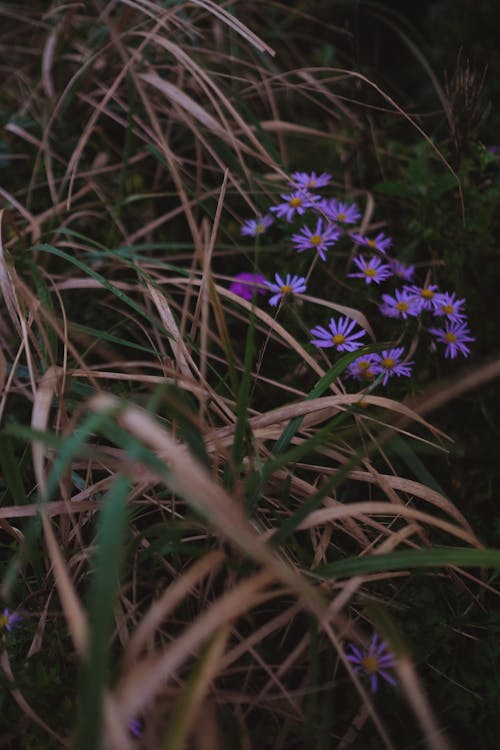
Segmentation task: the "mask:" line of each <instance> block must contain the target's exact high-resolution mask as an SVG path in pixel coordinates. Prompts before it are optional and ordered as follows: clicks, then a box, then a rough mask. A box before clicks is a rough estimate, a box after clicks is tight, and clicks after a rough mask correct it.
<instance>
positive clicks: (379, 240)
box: [351, 232, 392, 253]
mask: <svg viewBox="0 0 500 750" xmlns="http://www.w3.org/2000/svg"><path fill="white" fill-rule="evenodd" d="M351 237H352V239H353V240H354V241H355V242H357V243H358V245H365V247H370V248H371V249H372V250H378V251H379V252H380V253H385V251H386V250H387V249H388V248H389V247H391V245H392V240H391V238H390V237H386V236H385V234H384V233H383V232H380V234H377V236H376V237H375V239H374V240H370V239H368V237H363V235H362V234H357V233H356V232H353V233H352V234H351Z"/></svg>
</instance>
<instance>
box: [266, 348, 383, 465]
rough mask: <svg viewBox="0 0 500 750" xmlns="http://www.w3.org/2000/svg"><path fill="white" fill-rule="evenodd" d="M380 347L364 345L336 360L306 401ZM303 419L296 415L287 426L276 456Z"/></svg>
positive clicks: (323, 391) (276, 443)
mask: <svg viewBox="0 0 500 750" xmlns="http://www.w3.org/2000/svg"><path fill="white" fill-rule="evenodd" d="M378 349H380V350H381V349H383V346H380V345H379V346H369V347H364V348H363V349H360V350H356V351H355V352H349V353H348V354H344V356H343V357H341V358H340V359H339V360H338V362H336V363H335V364H334V365H333V366H332V367H330V369H329V370H328V372H326V373H325V374H324V375H323V377H321V378H320V379H319V380H318V382H317V383H316V385H315V386H314V388H313V389H312V391H310V392H309V393H308V394H307V396H306V401H312V400H313V399H315V398H319V397H320V396H322V395H323V393H325V391H327V390H328V389H329V387H330V385H331V384H332V383H333V381H334V380H336V379H337V378H338V377H339V376H340V375H342V373H343V372H344V370H345V369H346V368H347V367H348V366H349V365H350V364H351V362H354V360H356V359H358V357H362V356H363V355H364V354H369V353H372V352H375V351H377V350H378ZM373 385H374V384H373ZM303 419H304V417H296V418H295V419H292V420H291V421H290V423H289V424H288V425H287V426H286V427H285V429H284V430H283V433H282V435H281V436H280V437H279V438H278V440H277V441H276V442H275V444H274V445H273V447H272V449H271V452H272V453H273V454H274V455H275V456H277V455H279V454H280V453H283V451H284V450H286V449H287V447H288V446H289V444H290V441H291V440H292V438H293V437H294V435H295V434H296V433H297V430H298V429H299V427H300V425H301V424H302V421H303Z"/></svg>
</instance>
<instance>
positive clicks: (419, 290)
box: [403, 284, 437, 310]
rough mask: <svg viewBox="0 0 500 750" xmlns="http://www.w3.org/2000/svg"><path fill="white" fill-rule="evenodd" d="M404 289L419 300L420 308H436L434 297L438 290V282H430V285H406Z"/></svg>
mask: <svg viewBox="0 0 500 750" xmlns="http://www.w3.org/2000/svg"><path fill="white" fill-rule="evenodd" d="M403 289H404V290H405V292H408V294H412V295H413V296H414V297H416V298H417V299H418V300H419V303H420V310H433V309H434V305H435V301H434V298H435V296H436V292H437V286H436V284H429V286H416V285H414V286H404V287H403Z"/></svg>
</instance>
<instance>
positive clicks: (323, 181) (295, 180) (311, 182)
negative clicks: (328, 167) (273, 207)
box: [289, 172, 332, 190]
mask: <svg viewBox="0 0 500 750" xmlns="http://www.w3.org/2000/svg"><path fill="white" fill-rule="evenodd" d="M331 179H332V176H331V174H328V172H322V173H321V174H320V175H317V174H316V172H311V174H308V173H307V172H294V173H293V174H292V179H291V180H290V182H289V184H290V185H293V186H296V187H298V188H302V189H303V190H311V189H313V188H319V187H324V186H325V185H328V183H329V182H330V180H331Z"/></svg>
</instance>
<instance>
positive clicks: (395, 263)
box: [387, 258, 415, 281]
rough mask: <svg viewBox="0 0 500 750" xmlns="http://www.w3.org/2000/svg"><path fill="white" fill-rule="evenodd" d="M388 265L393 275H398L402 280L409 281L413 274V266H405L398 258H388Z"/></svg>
mask: <svg viewBox="0 0 500 750" xmlns="http://www.w3.org/2000/svg"><path fill="white" fill-rule="evenodd" d="M387 262H388V263H389V267H390V269H391V271H392V272H393V274H394V276H398V277H399V278H400V279H403V281H411V280H412V279H413V276H414V274H415V266H406V265H405V264H404V263H401V261H400V260H396V259H395V258H388V261H387Z"/></svg>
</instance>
